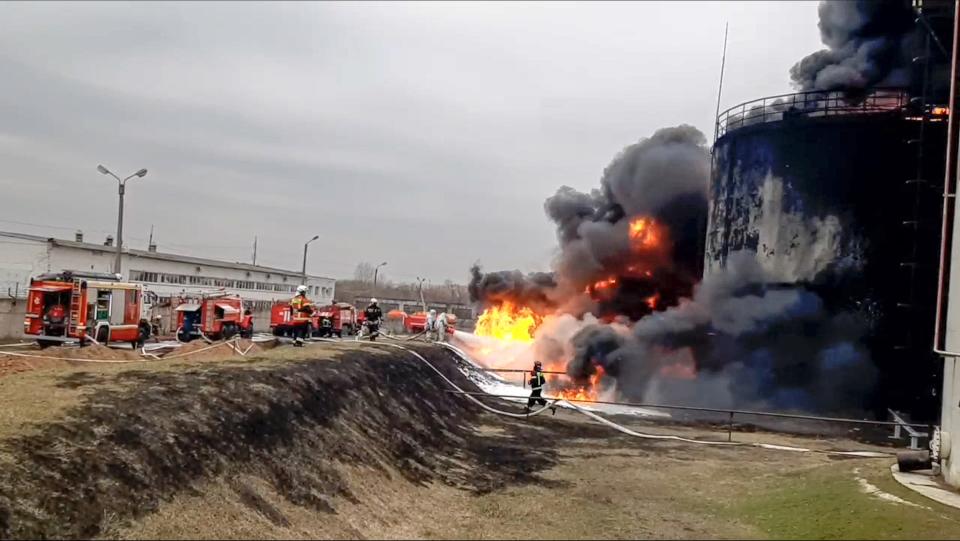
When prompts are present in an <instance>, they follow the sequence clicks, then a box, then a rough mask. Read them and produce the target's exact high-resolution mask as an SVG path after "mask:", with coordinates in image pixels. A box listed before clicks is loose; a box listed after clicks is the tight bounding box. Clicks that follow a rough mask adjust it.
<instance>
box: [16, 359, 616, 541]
mask: <svg viewBox="0 0 960 541" xmlns="http://www.w3.org/2000/svg"><path fill="white" fill-rule="evenodd" d="M225 349H226V348H225ZM418 349H419V350H420V351H421V353H423V354H424V355H425V356H427V357H428V358H429V359H430V360H431V361H432V362H434V363H435V364H437V365H438V366H439V367H441V369H442V370H443V371H444V372H445V373H446V374H447V377H449V378H451V379H453V380H454V381H457V382H458V384H460V385H461V386H463V387H464V388H473V387H472V385H471V384H470V382H469V381H467V380H466V378H464V377H463V376H462V374H460V372H459V371H457V370H456V367H455V363H454V361H453V360H452V359H451V358H450V357H449V356H448V355H447V353H446V352H444V351H443V350H440V349H437V348H433V347H430V346H419V347H418ZM384 350H385V348H382V347H377V346H365V347H363V348H357V349H353V350H348V351H341V353H340V355H339V357H338V358H337V359H336V362H331V361H330V360H328V359H319V358H318V359H316V360H307V361H291V362H287V363H282V364H277V363H272V362H267V363H259V362H254V363H251V364H250V365H249V366H247V365H242V366H237V365H232V366H224V365H217V364H208V363H202V364H199V365H197V366H190V367H187V368H185V369H184V370H180V371H172V370H163V371H149V370H126V371H121V372H118V373H109V374H107V373H93V372H78V373H74V374H71V375H69V376H64V378H63V380H62V381H61V382H60V383H59V385H60V386H63V387H66V388H79V387H84V388H85V389H86V392H85V393H84V394H83V397H84V398H83V400H84V402H83V403H82V405H81V406H78V407H75V408H73V409H71V410H69V411H67V414H66V416H65V417H64V418H63V420H61V421H59V422H55V423H50V424H46V425H42V426H40V427H39V430H38V431H35V432H33V433H32V434H31V435H29V436H21V437H19V438H17V439H12V440H4V441H2V442H0V453H2V454H3V455H4V456H5V457H8V458H7V459H6V460H5V462H6V464H5V466H6V467H4V468H2V469H0V536H2V537H4V538H9V537H18V538H22V537H31V538H36V537H44V538H49V537H93V536H97V535H102V534H104V532H105V528H108V527H109V528H110V529H111V530H112V529H114V528H122V527H124V526H125V525H126V524H129V521H130V520H132V519H134V518H136V517H139V516H142V515H144V514H147V513H150V512H151V511H152V510H154V509H156V508H157V507H158V506H159V504H160V503H161V502H164V501H169V500H170V499H171V498H172V497H174V496H175V495H177V494H181V493H189V491H190V490H192V489H193V487H195V486H196V485H197V484H198V483H201V482H203V481H205V480H210V479H216V478H224V477H225V476H226V478H229V477H230V476H238V475H244V476H250V475H254V476H256V477H257V478H258V479H260V480H262V481H263V482H264V483H267V484H269V485H270V486H271V487H272V489H273V490H275V491H276V492H277V493H279V494H282V495H283V498H285V499H286V500H287V501H288V502H289V503H291V504H293V505H295V506H298V507H302V508H305V509H308V510H310V511H312V512H321V513H333V512H335V511H336V509H337V505H338V502H342V501H348V502H349V501H355V500H356V496H355V495H354V494H353V492H352V491H351V489H350V486H349V483H348V482H347V480H346V479H347V478H346V477H345V473H344V468H347V467H349V468H350V469H352V470H356V469H358V468H359V469H361V470H363V471H367V472H370V475H379V476H382V477H383V478H393V477H392V476H393V475H396V472H399V475H400V476H401V477H402V478H403V479H404V480H405V481H406V482H408V483H413V484H415V485H423V484H426V483H430V482H437V481H439V482H442V483H445V484H447V485H450V486H455V487H460V488H463V489H466V490H470V491H475V492H481V493H482V492H488V491H490V490H494V489H496V488H499V487H502V486H505V485H507V484H528V483H538V484H547V485H549V483H550V482H549V481H546V480H544V479H543V478H541V477H539V476H538V475H537V472H538V471H540V470H542V469H544V468H546V467H548V466H551V465H552V464H554V463H556V461H557V453H556V451H555V450H553V449H552V448H547V447H544V445H543V441H542V439H540V440H538V442H537V443H536V444H531V443H530V442H524V439H523V438H524V436H525V435H527V434H528V433H531V432H532V431H531V430H530V425H528V424H519V423H518V424H515V425H508V428H506V429H505V430H506V431H507V432H508V434H506V435H507V436H510V437H504V434H499V435H489V434H483V433H480V432H478V431H476V430H474V429H473V428H471V426H473V425H472V424H471V423H474V422H475V421H477V420H478V418H479V417H480V416H481V415H482V413H481V411H480V410H479V409H478V408H477V407H476V406H475V405H473V404H472V403H471V402H468V401H466V400H464V399H463V398H462V397H458V396H456V395H454V394H452V393H448V392H446V391H447V390H448V389H449V387H448V386H447V384H446V383H444V382H443V381H442V379H441V378H440V377H439V376H438V375H437V374H436V373H435V372H433V371H432V370H431V369H430V368H429V367H427V366H425V365H424V364H423V363H422V362H420V361H418V360H416V359H414V358H413V357H411V356H410V355H407V354H403V353H400V352H396V351H390V352H386V351H384ZM317 355H318V356H319V355H322V353H318V354H317ZM188 358H189V357H188ZM587 432H589V431H587ZM604 434H606V432H605V431H604ZM576 435H577V437H580V438H583V437H589V436H588V435H586V434H584V430H583V429H582V427H581V428H580V429H578V430H577V432H576ZM391 472H394V473H391ZM238 494H240V495H241V496H242V499H243V500H244V501H246V502H249V507H250V508H251V511H252V512H255V513H260V514H262V515H263V516H265V517H266V518H267V519H268V520H271V521H281V522H282V521H283V520H284V519H283V517H282V516H278V515H277V514H276V513H275V512H274V511H272V510H269V509H266V510H264V506H262V505H259V504H258V502H257V500H256V498H254V497H252V496H251V495H250V494H249V490H247V489H245V488H243V487H240V488H239V489H238Z"/></svg>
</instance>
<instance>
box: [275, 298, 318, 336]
mask: <svg viewBox="0 0 960 541" xmlns="http://www.w3.org/2000/svg"><path fill="white" fill-rule="evenodd" d="M319 323H320V321H319V318H318V317H317V312H316V311H314V312H313V313H312V314H311V315H310V317H309V318H305V317H304V318H296V317H294V315H293V309H291V308H290V303H289V302H278V303H276V304H274V305H273V306H271V307H270V330H271V331H273V335H274V336H293V335H294V332H293V331H294V329H295V328H297V327H300V326H305V327H306V329H305V332H304V333H303V336H313V332H314V330H316V328H317V327H318V326H319Z"/></svg>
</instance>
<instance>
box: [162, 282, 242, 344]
mask: <svg viewBox="0 0 960 541" xmlns="http://www.w3.org/2000/svg"><path fill="white" fill-rule="evenodd" d="M176 312H177V340H179V341H181V342H189V341H190V340H193V339H194V338H197V337H200V336H206V337H208V338H210V339H213V340H219V339H220V338H223V339H224V340H229V339H230V338H233V337H234V336H235V335H236V334H237V333H240V334H241V336H249V335H251V334H252V333H253V328H252V323H251V319H250V318H249V317H244V315H243V299H241V298H240V296H239V295H236V294H233V293H227V292H217V293H208V294H204V295H203V296H202V297H201V298H200V299H199V300H195V301H186V302H182V303H180V305H179V306H177V309H176ZM248 327H249V328H248Z"/></svg>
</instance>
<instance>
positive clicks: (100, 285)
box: [23, 271, 150, 347]
mask: <svg viewBox="0 0 960 541" xmlns="http://www.w3.org/2000/svg"><path fill="white" fill-rule="evenodd" d="M143 305H144V292H143V286H142V285H141V284H134V283H128V282H121V281H120V279H119V277H118V275H116V274H105V273H94V272H76V271H63V272H60V273H51V274H42V275H40V276H37V277H36V278H32V279H31V280H30V288H29V290H28V293H27V309H26V311H27V313H26V316H25V317H24V320H23V332H24V334H25V335H26V336H27V337H29V338H34V339H36V340H37V343H39V344H40V345H41V346H49V345H53V344H62V343H65V342H78V343H79V344H80V345H81V346H82V345H84V344H85V343H87V342H90V341H96V342H97V343H100V344H107V343H110V342H129V343H131V344H133V345H134V347H138V346H140V345H142V344H143V342H144V341H145V340H146V339H147V338H149V337H150V324H149V323H148V322H147V320H146V319H145V318H144V317H143V314H144V313H145V312H146V311H145V310H144V306H143Z"/></svg>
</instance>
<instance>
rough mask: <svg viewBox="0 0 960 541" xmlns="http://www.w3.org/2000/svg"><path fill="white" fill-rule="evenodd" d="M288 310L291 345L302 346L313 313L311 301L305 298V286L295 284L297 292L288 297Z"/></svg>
mask: <svg viewBox="0 0 960 541" xmlns="http://www.w3.org/2000/svg"><path fill="white" fill-rule="evenodd" d="M290 312H291V315H292V316H293V345H294V346H297V347H302V346H303V338H304V336H305V335H306V334H307V329H309V328H310V314H312V313H313V302H311V301H310V299H309V298H307V286H297V294H296V295H295V296H294V297H293V298H292V299H290Z"/></svg>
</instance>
